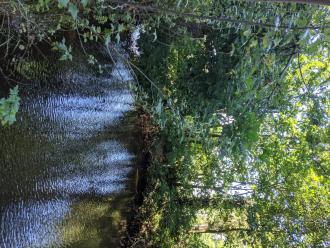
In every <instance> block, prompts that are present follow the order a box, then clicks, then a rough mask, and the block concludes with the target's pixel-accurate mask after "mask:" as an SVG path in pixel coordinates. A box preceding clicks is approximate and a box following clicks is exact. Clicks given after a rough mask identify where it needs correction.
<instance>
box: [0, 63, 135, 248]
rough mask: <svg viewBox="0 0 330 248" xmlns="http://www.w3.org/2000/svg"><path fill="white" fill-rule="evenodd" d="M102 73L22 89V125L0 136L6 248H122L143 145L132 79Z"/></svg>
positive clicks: (117, 68) (108, 69)
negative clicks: (136, 168) (56, 83)
mask: <svg viewBox="0 0 330 248" xmlns="http://www.w3.org/2000/svg"><path fill="white" fill-rule="evenodd" d="M103 68H104V71H105V72H104V73H102V74H96V73H90V72H89V71H88V70H85V69H84V68H83V69H80V70H76V69H73V68H66V69H65V70H63V69H62V71H61V82H62V83H61V84H60V85H56V87H54V86H52V83H49V84H48V86H42V87H35V85H34V86H31V85H30V84H29V85H20V97H21V107H20V110H19V113H18V115H17V121H16V123H15V124H14V125H12V126H10V127H7V128H0V247H1V248H16V247H17V248H25V247H29V248H30V247H79V248H82V247H88V248H94V247H95V248H96V247H119V246H120V244H119V242H120V238H121V235H123V230H124V229H125V225H126V216H127V214H128V212H129V204H130V202H131V201H132V198H133V195H134V171H135V169H134V168H135V166H136V164H137V163H139V159H138V157H139V156H138V154H139V147H140V146H141V144H140V142H139V131H138V128H137V124H136V123H137V117H136V115H135V112H134V95H133V93H132V90H131V87H130V85H131V84H132V81H133V78H132V76H131V74H130V72H129V70H127V68H126V67H125V66H124V64H123V63H121V62H120V61H119V62H118V63H115V65H114V64H113V63H109V64H108V65H107V64H103Z"/></svg>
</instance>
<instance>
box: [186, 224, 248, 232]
mask: <svg viewBox="0 0 330 248" xmlns="http://www.w3.org/2000/svg"><path fill="white" fill-rule="evenodd" d="M239 231H243V232H248V231H251V229H249V228H242V227H240V228H234V227H233V228H223V229H222V228H209V226H208V224H201V225H196V226H194V227H193V228H192V229H191V230H190V233H215V234H222V233H228V232H239Z"/></svg>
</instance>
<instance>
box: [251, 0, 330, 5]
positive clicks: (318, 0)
mask: <svg viewBox="0 0 330 248" xmlns="http://www.w3.org/2000/svg"><path fill="white" fill-rule="evenodd" d="M248 1H250V0H248ZM259 2H278V3H304V4H319V5H330V0H260V1H259Z"/></svg>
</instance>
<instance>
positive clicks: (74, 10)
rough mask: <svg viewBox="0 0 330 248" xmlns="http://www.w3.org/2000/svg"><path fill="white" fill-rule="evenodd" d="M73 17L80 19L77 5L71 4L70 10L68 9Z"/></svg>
mask: <svg viewBox="0 0 330 248" xmlns="http://www.w3.org/2000/svg"><path fill="white" fill-rule="evenodd" d="M68 10H69V12H70V14H71V16H72V17H73V19H75V20H76V19H77V17H78V8H77V6H76V5H75V4H73V3H69V8H68Z"/></svg>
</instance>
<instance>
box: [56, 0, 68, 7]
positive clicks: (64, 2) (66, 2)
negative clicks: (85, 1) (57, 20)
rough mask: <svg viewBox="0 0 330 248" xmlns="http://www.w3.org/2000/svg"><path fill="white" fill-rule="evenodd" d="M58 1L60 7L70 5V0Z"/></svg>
mask: <svg viewBox="0 0 330 248" xmlns="http://www.w3.org/2000/svg"><path fill="white" fill-rule="evenodd" d="M57 1H58V7H59V8H64V7H66V6H68V3H69V0H57Z"/></svg>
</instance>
